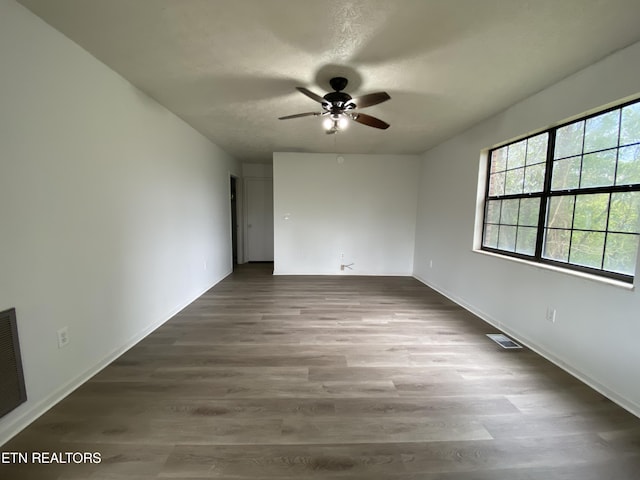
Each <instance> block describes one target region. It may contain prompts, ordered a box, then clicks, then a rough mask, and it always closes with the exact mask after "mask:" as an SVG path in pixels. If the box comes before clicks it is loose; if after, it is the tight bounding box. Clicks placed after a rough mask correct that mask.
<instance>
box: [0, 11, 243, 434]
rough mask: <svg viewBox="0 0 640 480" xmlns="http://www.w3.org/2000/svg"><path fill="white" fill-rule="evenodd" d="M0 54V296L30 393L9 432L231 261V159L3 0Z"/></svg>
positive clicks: (7, 424)
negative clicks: (9, 313) (60, 333)
mask: <svg viewBox="0 0 640 480" xmlns="http://www.w3.org/2000/svg"><path fill="white" fill-rule="evenodd" d="M0 65H2V67H1V69H2V73H1V74H0V228H1V232H0V242H1V243H0V310H4V309H7V308H10V307H16V309H17V319H18V328H19V335H20V341H21V348H22V356H23V361H24V370H25V377H26V386H27V394H28V398H29V399H28V402H27V403H26V404H23V405H22V406H20V407H19V408H18V409H16V410H14V411H13V412H12V413H10V414H9V415H8V416H6V417H4V418H3V419H2V420H0V444H2V443H4V442H5V441H6V440H7V439H8V438H10V437H11V436H12V435H13V434H14V433H16V432H17V431H18V430H19V429H21V428H23V427H24V426H26V424H28V423H29V422H30V421H32V420H33V419H35V418H36V417H37V416H38V415H39V414H41V413H42V412H43V411H44V410H46V409H47V408H48V407H50V406H51V405H52V404H53V403H55V402H56V401H57V400H59V399H60V398H61V397H62V396H64V395H65V394H66V393H68V392H69V391H70V390H71V389H73V388H74V387H76V386H77V385H78V384H79V383H81V382H82V381H84V380H85V379H87V378H88V377H90V376H91V375H92V374H93V373H94V372H96V371H97V370H98V369H99V368H101V367H102V366H104V365H105V364H107V363H108V362H109V361H110V360H111V359H113V358H114V357H116V356H117V355H118V354H119V353H121V352H122V351H124V350H125V349H126V348H128V347H129V346H131V345H132V344H133V343H135V342H136V341H137V340H139V339H140V338H142V337H143V336H145V335H146V334H147V333H148V332H150V331H151V330H153V329H154V328H155V327H156V326H158V325H159V324H161V323H162V322H164V321H165V320H167V319H168V318H169V317H171V316H172V315H173V314H174V313H176V312H177V311H179V310H180V309H181V308H183V307H184V306H185V305H187V304H188V303H190V302H191V301H192V300H194V299H195V298H196V297H198V296H199V295H200V294H201V293H202V292H203V291H205V290H207V289H208V288H210V287H211V286H212V285H214V284H215V283H216V282H218V281H219V280H221V279H222V278H223V277H224V276H226V275H227V274H228V273H229V272H230V271H231V268H232V265H231V233H230V202H229V173H230V172H235V174H237V175H240V172H239V167H238V165H237V164H236V162H235V160H233V159H232V158H231V157H229V156H228V155H227V154H225V153H224V152H223V151H221V150H220V149H219V148H217V147H216V146H215V145H213V144H212V143H210V142H209V141H208V140H207V139H205V138H204V137H203V136H201V135H200V134H199V133H197V132H195V131H194V130H193V129H192V128H190V127H189V126H187V125H186V124H185V123H184V122H182V121H181V120H179V119H178V118H177V117H175V116H174V115H173V114H171V113H169V112H168V111H167V110H165V109H164V108H163V107H161V106H160V105H158V104H157V103H156V102H154V101H153V100H151V99H150V98H149V97H147V96H145V95H144V94H143V93H141V92H140V91H138V90H136V89H135V88H134V87H133V86H132V85H131V84H129V83H127V82H126V81H125V80H123V79H122V78H121V77H120V76H118V75H117V74H115V73H114V72H113V71H111V70H109V69H108V68H107V67H106V66H104V65H103V64H102V63H100V62H98V61H97V60H96V59H95V58H94V57H92V56H91V55H89V54H88V53H87V52H85V51H84V50H82V49H80V48H79V47H78V46H77V45H75V44H73V43H72V42H71V41H69V40H68V39H67V38H66V37H64V36H63V35H61V34H60V33H58V32H56V31H55V30H53V29H52V28H50V27H49V26H47V25H46V24H45V23H43V22H42V21H41V20H40V19H38V18H37V17H35V16H34V15H33V14H31V13H30V12H28V11H27V10H26V9H24V8H23V7H22V6H20V5H18V4H16V3H14V2H13V1H11V0H1V1H0ZM205 266H206V268H205ZM63 326H68V327H69V337H70V343H69V344H68V345H67V346H66V347H65V348H63V349H60V350H59V349H58V348H57V338H56V331H57V330H58V329H59V328H61V327H63Z"/></svg>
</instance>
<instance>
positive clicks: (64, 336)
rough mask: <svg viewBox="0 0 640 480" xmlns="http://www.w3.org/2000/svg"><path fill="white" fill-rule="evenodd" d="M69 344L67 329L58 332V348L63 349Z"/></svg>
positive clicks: (63, 328)
mask: <svg viewBox="0 0 640 480" xmlns="http://www.w3.org/2000/svg"><path fill="white" fill-rule="evenodd" d="M68 343H69V327H62V328H61V329H60V330H58V348H64V347H66V346H67V344H68Z"/></svg>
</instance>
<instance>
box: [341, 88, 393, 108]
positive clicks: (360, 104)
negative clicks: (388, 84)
mask: <svg viewBox="0 0 640 480" xmlns="http://www.w3.org/2000/svg"><path fill="white" fill-rule="evenodd" d="M389 99H391V97H390V96H389V94H388V93H387V92H377V93H370V94H368V95H363V96H362V97H358V98H354V99H353V100H351V101H350V102H349V103H350V104H351V103H353V104H355V108H366V107H371V106H373V105H378V104H379V103H382V102H386V101H387V100H389Z"/></svg>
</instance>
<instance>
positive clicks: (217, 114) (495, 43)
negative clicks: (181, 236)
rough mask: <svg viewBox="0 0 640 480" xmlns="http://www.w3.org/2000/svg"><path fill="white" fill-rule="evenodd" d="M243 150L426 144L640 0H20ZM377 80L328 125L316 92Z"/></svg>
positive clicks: (268, 152) (549, 77) (587, 59)
mask: <svg viewBox="0 0 640 480" xmlns="http://www.w3.org/2000/svg"><path fill="white" fill-rule="evenodd" d="M20 3H22V4H23V5H25V6H26V7H27V8H29V9H30V10H32V11H33V12H34V13H35V14H37V15H39V16H40V17H42V18H43V19H44V20H45V21H46V22H48V23H49V24H51V25H52V26H53V27H55V28H56V29H58V30H60V31H61V32H62V33H64V34H65V35H66V36H67V37H69V38H70V39H72V40H73V41H75V42H76V43H78V44H80V45H81V46H82V47H83V48H84V49H86V50H88V51H89V52H91V53H92V54H93V55H94V56H95V57H97V58H98V59H100V60H101V61H102V62H104V63H105V64H107V65H108V66H110V67H111V68H112V69H114V70H115V71H117V72H118V73H120V74H121V75H122V76H124V77H125V78H127V79H128V80H129V81H130V82H131V83H133V84H134V85H136V86H137V87H138V88H140V89H141V90H143V91H144V92H146V93H147V94H149V95H150V96H151V97H153V98H155V99H156V100H157V101H158V102H160V103H161V104H163V105H165V106H166V107H167V108H168V109H170V110H171V111H173V112H174V113H176V114H177V115H178V116H180V117H181V118H183V119H184V120H185V121H186V122H187V123H189V124H190V125H192V126H193V127H194V128H196V129H197V130H199V131H200V132H202V133H203V134H204V135H206V136H207V137H209V138H210V139H211V140H212V141H213V142H215V143H216V144H217V145H219V146H220V147H222V148H223V149H225V150H226V151H228V152H229V153H231V154H232V155H234V156H235V157H236V158H238V159H239V160H241V161H244V162H266V163H268V162H271V158H272V152H274V151H304V152H342V153H420V152H424V151H425V150H427V149H429V148H430V147H432V146H434V145H436V144H437V143H439V142H441V141H442V140H444V139H446V138H448V137H450V136H452V135H453V134H455V133H457V132H459V131H461V130H463V129H465V128H467V127H469V126H471V125H472V124H474V123H476V122H477V121H479V120H481V119H483V118H486V117H488V116H491V115H493V114H494V113H496V112H498V111H500V110H502V109H504V108H506V107H507V106H509V105H511V104H512V103H514V102H516V101H518V100H520V99H523V98H525V97H527V96H529V95H531V94H532V93H535V92H536V91H538V90H541V89H542V88H544V87H546V86H548V85H550V84H552V83H554V82H556V81H558V80H560V79H561V78H563V77H565V76H567V75H569V74H571V73H573V72H575V71H577V70H579V69H581V68H583V67H585V66H587V65H589V64H591V63H593V62H595V61H597V60H599V59H601V58H602V57H604V56H606V55H607V54H609V53H611V52H613V51H615V50H618V49H620V48H622V47H625V46H627V45H630V44H631V43H634V42H636V41H638V40H640V28H638V24H639V22H638V21H639V20H640V2H639V1H638V0H20ZM336 75H341V76H345V77H347V78H348V79H349V81H350V83H349V86H348V87H347V88H346V91H347V92H348V93H350V94H352V95H353V96H358V95H361V94H365V93H371V92H376V91H387V92H388V93H389V94H390V95H391V97H392V98H391V100H390V101H388V102H385V103H383V104H380V105H376V106H374V107H370V108H367V109H366V110H364V112H363V113H368V114H370V115H374V116H377V117H379V118H381V119H383V120H385V121H387V122H388V123H390V124H391V128H389V129H388V130H377V129H374V128H369V127H365V126H363V125H359V124H352V125H350V126H349V128H348V129H347V130H346V131H344V132H342V133H340V134H338V135H326V134H324V133H323V130H322V128H321V119H319V118H316V117H305V118H299V119H293V120H284V121H281V120H277V117H280V116H284V115H290V114H294V113H300V112H308V111H314V110H318V111H319V110H320V108H319V107H320V105H319V104H317V103H315V102H313V101H312V100H311V99H309V98H307V97H305V96H304V95H302V94H300V93H299V92H297V91H296V90H295V87H296V86H303V87H306V88H308V89H310V90H312V91H314V92H316V93H318V94H320V95H324V93H326V92H327V91H329V90H330V88H329V83H328V82H329V79H330V78H331V77H332V76H336Z"/></svg>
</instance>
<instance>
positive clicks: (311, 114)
mask: <svg viewBox="0 0 640 480" xmlns="http://www.w3.org/2000/svg"><path fill="white" fill-rule="evenodd" d="M318 115H320V113H318V112H306V113H296V114H295V115H287V116H286V117H278V120H289V119H290V118H300V117H311V116H314V117H317V116H318Z"/></svg>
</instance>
